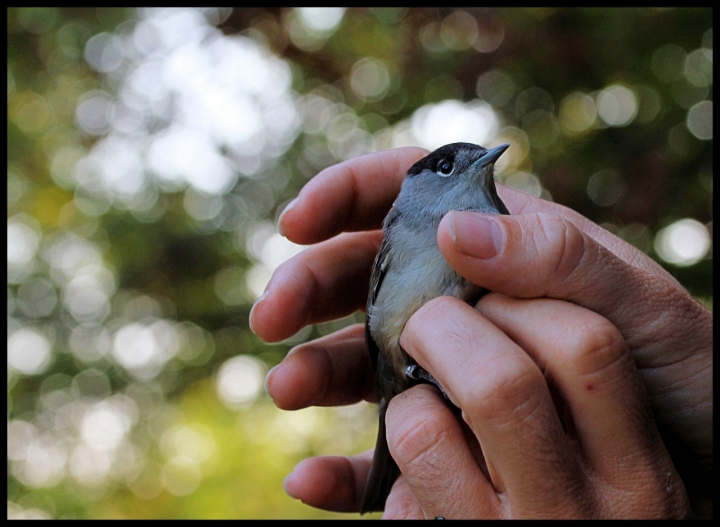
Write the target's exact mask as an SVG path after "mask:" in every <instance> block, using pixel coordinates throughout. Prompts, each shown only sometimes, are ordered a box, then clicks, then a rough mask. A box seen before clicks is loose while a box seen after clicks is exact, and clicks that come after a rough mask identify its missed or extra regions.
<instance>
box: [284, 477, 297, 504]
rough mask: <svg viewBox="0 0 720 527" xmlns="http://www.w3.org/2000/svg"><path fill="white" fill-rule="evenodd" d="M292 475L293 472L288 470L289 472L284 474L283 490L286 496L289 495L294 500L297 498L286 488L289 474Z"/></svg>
mask: <svg viewBox="0 0 720 527" xmlns="http://www.w3.org/2000/svg"><path fill="white" fill-rule="evenodd" d="M293 472H294V471H293ZM292 475H293V473H292V472H290V474H288V475H287V476H285V479H284V480H283V490H284V491H285V494H287V495H288V496H290V497H291V498H293V499H295V500H296V499H298V498H297V496H294V495H293V494H292V493H291V492H290V491H289V490H288V488H287V481H288V480H289V479H290V476H292Z"/></svg>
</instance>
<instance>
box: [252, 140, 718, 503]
mask: <svg viewBox="0 0 720 527" xmlns="http://www.w3.org/2000/svg"><path fill="white" fill-rule="evenodd" d="M423 155H425V151H423V150H421V149H415V148H403V149H396V150H390V151H386V152H380V153H377V154H371V155H368V156H363V157H361V158H357V159H353V160H350V161H348V162H345V163H341V164H340V165H336V166H334V167H330V168H329V169H327V170H325V171H323V172H322V173H321V174H320V175H318V176H317V177H316V178H314V179H313V180H311V181H310V182H309V183H308V184H307V185H306V186H305V188H304V189H303V190H302V191H301V193H300V195H299V196H298V199H297V200H296V201H295V202H294V204H293V205H294V206H292V207H291V208H289V209H287V210H286V212H285V213H284V214H283V216H282V217H281V219H280V227H281V229H282V230H283V232H284V233H285V234H286V235H287V236H288V238H290V239H291V240H293V241H296V242H298V243H306V244H307V243H318V242H322V243H318V245H316V246H314V247H312V248H310V249H308V250H306V251H304V252H303V253H301V254H299V255H298V256H296V257H295V258H293V259H292V260H290V261H288V262H286V263H285V264H283V265H282V266H280V267H279V268H278V269H277V271H276V273H275V274H274V276H273V278H272V279H271V281H270V283H269V284H268V288H267V291H266V294H265V295H263V297H262V298H261V299H260V300H259V301H258V302H257V303H256V305H255V307H254V309H253V312H252V313H251V323H252V326H253V328H254V330H255V331H256V332H257V333H258V335H259V336H260V337H261V338H263V339H265V340H270V341H277V340H282V339H284V338H287V337H289V336H291V335H292V334H294V333H295V332H296V331H298V330H299V329H300V328H301V327H302V326H303V325H305V324H312V323H317V322H321V321H324V320H329V319H332V318H337V317H341V316H344V315H346V314H349V313H351V312H353V311H355V310H357V309H361V308H362V307H363V306H364V304H365V299H366V296H367V282H368V277H369V272H370V267H371V266H372V261H373V259H374V255H375V253H376V251H377V248H378V247H379V244H380V241H381V238H380V234H379V232H378V231H370V232H360V233H353V234H345V235H342V236H339V237H336V238H333V239H330V240H328V241H325V242H323V240H327V239H328V238H331V237H333V236H334V235H336V234H338V233H339V232H342V231H358V230H367V229H375V228H377V227H379V225H380V222H381V221H382V218H383V217H384V214H385V213H386V212H387V210H388V209H389V207H390V205H391V204H392V201H393V199H394V197H395V195H396V194H397V191H398V189H399V186H400V183H401V182H402V178H403V176H404V173H405V170H406V169H407V167H408V166H410V165H411V164H412V163H413V162H414V161H416V160H417V159H419V158H420V157H422V156H423ZM498 192H499V194H500V196H501V197H502V199H503V201H504V202H505V203H506V205H507V206H508V208H509V209H510V211H511V212H512V213H513V216H492V217H485V218H484V219H483V218H481V216H480V215H476V214H473V213H451V214H449V215H448V216H447V217H446V218H445V219H444V220H443V222H442V223H441V225H440V228H439V230H438V242H439V244H440V247H441V249H442V250H443V254H444V255H445V257H446V259H447V260H448V262H449V263H450V264H451V265H453V266H454V267H455V268H456V270H457V271H458V272H460V273H461V274H463V275H464V276H466V278H469V279H470V280H472V281H474V282H476V283H478V284H479V285H482V286H484V287H487V288H488V289H490V290H493V291H496V292H500V293H505V294H508V295H511V296H516V297H524V298H533V297H543V296H544V297H552V298H557V299H561V300H568V301H570V302H573V303H575V304H577V305H580V306H584V307H586V308H588V309H590V310H592V311H595V312H596V313H598V314H600V315H602V316H603V317H605V318H607V319H608V320H610V321H611V322H612V323H613V324H614V325H615V326H616V327H617V328H618V330H619V331H620V333H621V334H622V336H623V338H624V339H625V341H626V342H627V344H628V347H629V350H630V352H631V354H632V357H633V359H634V361H635V363H636V365H637V367H638V369H639V371H640V374H641V375H642V377H643V380H644V382H645V385H646V387H647V391H648V395H649V397H650V401H651V403H652V407H653V410H654V412H655V418H656V420H657V422H658V425H659V427H660V430H661V434H662V436H663V439H664V440H665V442H666V444H667V446H668V449H669V451H670V453H671V455H672V456H673V461H674V462H675V464H676V466H677V467H678V470H680V471H681V474H682V476H683V478H684V480H685V483H686V486H688V487H689V488H690V491H691V492H693V493H698V492H700V491H701V490H703V489H702V484H703V483H705V484H706V485H708V487H707V489H705V490H707V491H708V493H709V488H710V487H709V484H708V483H707V481H708V480H707V479H706V476H707V475H708V474H709V473H710V470H711V467H712V427H711V426H710V423H711V420H712V377H711V365H712V351H711V350H712V334H711V333H712V315H711V314H710V312H709V311H708V310H707V309H705V308H704V307H702V306H701V305H700V304H698V303H697V302H695V301H694V300H693V299H692V297H691V296H690V295H689V294H688V293H687V291H685V290H684V289H683V288H682V287H681V286H680V284H678V283H677V282H676V281H675V280H674V279H673V278H672V277H671V276H670V275H669V274H668V273H667V272H665V271H664V270H663V269H662V268H661V267H660V266H659V265H657V264H656V263H655V262H653V261H652V260H651V259H650V258H648V257H647V256H646V255H644V254H643V253H641V252H640V251H637V250H636V249H635V248H633V247H632V246H630V245H629V244H627V243H625V242H623V241H622V240H620V239H619V238H617V237H615V236H613V235H612V234H611V233H609V232H607V231H605V230H603V229H601V228H600V227H599V226H597V225H595V224H594V223H592V222H590V221H589V220H587V219H585V218H583V217H582V216H580V215H579V214H577V213H575V212H573V211H571V210H569V209H567V208H565V207H562V206H560V205H557V204H554V203H549V202H546V201H543V200H540V199H538V198H534V197H532V196H529V195H527V194H524V193H521V192H518V191H514V190H512V189H508V188H505V187H502V186H501V185H498ZM487 221H490V222H491V223H492V224H494V225H495V228H491V229H490V233H488V232H485V231H483V230H482V229H481V226H482V224H483V223H485V225H487ZM493 231H494V232H495V235H497V240H498V241H499V242H500V243H499V249H500V250H499V252H498V253H497V254H496V255H495V256H494V257H492V258H477V256H478V255H480V253H483V252H485V254H484V256H487V249H488V248H490V249H492V248H493V247H494V246H495V244H494V238H493ZM469 240H474V243H468V241H469ZM355 344H356V346H355V347H353V348H352V351H348V352H347V353H348V354H351V353H353V352H358V351H362V350H360V349H359V348H358V347H357V344H358V342H355ZM323 346H325V344H323ZM303 349H306V348H303ZM362 349H364V346H362ZM322 353H325V352H321V354H322ZM305 355H306V354H304V353H300V352H299V353H297V354H292V353H291V354H290V355H289V356H288V359H286V361H284V362H283V364H282V365H281V366H280V367H279V368H277V369H276V370H274V374H272V375H270V376H269V378H268V390H269V392H270V393H271V395H272V396H273V397H274V398H275V400H276V402H278V404H279V405H280V406H281V407H284V408H299V407H302V406H303V405H307V404H323V402H325V403H326V404H335V403H333V402H331V401H333V400H336V399H338V398H340V397H338V396H330V395H329V394H330V392H329V390H330V389H329V388H325V386H326V385H327V383H328V382H330V384H333V382H331V381H330V380H329V378H328V377H321V375H323V374H327V375H331V376H333V375H334V372H330V371H328V370H312V369H311V368H309V364H310V363H305V362H304V361H305V358H306V356H305ZM316 355H317V354H316ZM291 357H294V358H293V359H292V360H290V359H291ZM360 360H361V359H359V358H357V359H353V360H351V361H350V362H351V363H353V364H354V365H355V366H357V364H358V363H359V361H360ZM365 360H367V359H365ZM328 361H329V362H332V360H331V359H328ZM336 366H338V365H336ZM281 373H282V375H281ZM356 375H357V376H358V377H360V376H362V374H360V373H357V372H356ZM288 376H289V377H290V378H294V379H295V381H298V379H300V378H302V379H304V380H303V381H302V382H303V383H305V384H304V388H303V389H302V390H300V391H297V390H294V391H291V392H288V391H287V389H285V388H288V387H297V383H296V382H287V383H286V381H287V379H286V377H288ZM281 379H284V380H283V382H280V380H281ZM283 386H285V388H283ZM313 387H315V388H316V389H317V390H316V391H313ZM345 388H346V386H341V390H345ZM318 390H319V391H318ZM367 392H368V390H367V389H366V390H365V391H364V392H362V395H367ZM293 394H294V395H293ZM323 395H324V396H325V397H323ZM360 397H361V393H360V392H356V393H354V394H349V393H347V391H346V395H345V396H344V397H343V398H341V399H343V400H344V401H346V402H349V401H350V400H358V399H359V398H360ZM315 462H321V460H307V461H306V462H304V463H305V465H304V466H305V467H308V466H311V465H312V463H315ZM352 463H356V465H352V466H353V467H356V466H362V463H361V460H360V459H353V460H352V461H351V464H352ZM357 463H360V465H357ZM345 466H348V465H347V464H345ZM298 468H301V467H298ZM296 472H297V471H296Z"/></svg>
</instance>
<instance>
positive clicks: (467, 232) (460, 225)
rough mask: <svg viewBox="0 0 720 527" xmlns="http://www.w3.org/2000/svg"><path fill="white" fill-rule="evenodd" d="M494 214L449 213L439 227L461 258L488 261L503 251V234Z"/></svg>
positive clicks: (500, 224)
mask: <svg viewBox="0 0 720 527" xmlns="http://www.w3.org/2000/svg"><path fill="white" fill-rule="evenodd" d="M497 219H498V218H497V217H496V215H494V214H482V213H478V212H458V211H450V212H449V213H448V214H447V215H446V216H445V218H443V220H442V222H441V225H442V227H443V229H444V230H445V234H446V236H447V238H449V240H448V239H446V240H445V241H446V242H447V241H449V242H450V243H451V244H452V246H453V247H454V250H455V251H457V252H458V253H459V254H460V255H462V256H469V257H471V258H478V259H481V260H489V259H492V258H495V257H496V256H497V255H498V254H500V253H501V252H502V250H503V246H504V244H505V232H504V228H503V225H502V223H501V222H499V221H497Z"/></svg>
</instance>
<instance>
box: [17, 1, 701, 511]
mask: <svg viewBox="0 0 720 527" xmlns="http://www.w3.org/2000/svg"><path fill="white" fill-rule="evenodd" d="M712 34H713V30H712V10H711V9H709V8H704V9H703V8H697V9H696V8H682V9H594V8H593V9H591V8H587V9H467V10H456V9H450V8H443V9H405V8H381V9H359V8H352V9H348V10H343V9H336V10H321V11H317V10H316V11H313V10H302V9H299V10H293V9H277V8H268V9H262V8H252V9H236V10H229V9H212V8H207V9H200V10H188V9H184V10H183V9H181V10H140V11H134V10H129V9H109V8H107V9H105V8H103V9H100V8H99V9H89V8H85V9H70V8H62V9H60V8H12V9H9V10H8V76H7V79H8V84H7V86H8V87H7V93H8V127H7V129H8V515H9V516H10V517H64V518H120V517H131V518H150V517H153V518H281V517H333V516H341V515H337V514H336V515H333V514H329V513H324V512H321V511H316V510H314V509H311V508H309V507H306V506H304V505H302V504H300V503H299V502H296V501H293V500H291V499H290V498H288V497H287V496H286V495H285V494H284V492H283V490H282V480H283V478H284V477H285V476H286V475H287V474H288V473H289V472H290V471H291V470H292V467H293V466H294V465H295V464H297V463H298V462H299V461H300V460H301V459H304V458H306V457H308V456H311V455H317V454H323V453H332V454H352V453H357V452H359V451H361V450H363V449H366V448H370V447H371V446H372V444H373V440H374V426H375V417H374V410H373V408H372V407H371V406H369V405H364V404H361V405H356V406H352V407H349V408H340V409H318V408H312V409H307V410H303V411H300V412H296V413H289V412H281V411H280V410H277V409H276V408H274V406H273V405H272V403H271V401H270V400H269V399H268V397H267V396H266V395H263V388H262V386H263V385H262V379H263V377H264V374H265V372H266V370H267V368H269V367H271V366H273V365H275V364H276V363H277V362H278V361H279V360H280V359H281V358H282V357H283V356H284V355H285V353H286V352H287V351H288V350H289V348H290V347H291V346H293V345H295V344H297V343H299V342H302V341H305V340H308V339H312V338H315V337H317V336H320V335H324V334H328V333H329V332H331V331H334V330H337V329H339V328H341V327H344V326H345V325H347V324H350V323H352V322H359V321H362V315H361V314H357V315H356V316H353V317H347V318H345V319H343V320H340V321H336V322H332V323H327V324H322V325H319V326H315V327H311V328H307V329H306V330H303V331H301V332H300V334H298V335H296V336H295V337H293V338H292V339H290V340H289V341H287V342H284V343H280V344H277V345H268V344H264V343H262V342H260V341H259V339H257V337H255V336H254V335H253V334H252V332H251V331H250V330H249V328H248V323H247V317H248V313H249V311H250V308H251V305H252V302H253V301H254V300H255V299H256V298H257V296H258V295H259V293H261V292H262V288H263V287H264V284H265V283H266V281H267V279H268V278H269V275H270V273H271V272H272V270H273V269H274V268H275V267H276V266H277V265H278V264H279V263H280V262H281V261H282V260H283V259H285V258H287V257H288V256H290V255H291V254H293V253H294V252H296V251H297V250H298V249H299V248H298V247H296V246H293V244H290V243H289V242H287V241H286V240H284V239H283V238H282V237H280V236H279V235H278V234H277V233H276V231H275V230H274V227H273V222H274V220H275V218H276V216H277V214H278V212H279V211H280V210H282V207H284V205H285V204H286V203H287V202H288V201H289V200H291V199H292V198H293V197H295V196H296V195H297V193H298V191H299V189H300V188H302V186H303V184H304V183H305V182H306V181H307V180H308V179H309V178H311V177H312V176H314V175H315V174H316V173H317V172H319V171H320V170H321V169H323V168H325V167H326V166H329V165H331V164H333V163H336V162H338V161H341V160H343V159H347V158H350V157H354V156H356V155H360V154H363V153H366V152H370V151H374V150H379V149H382V148H388V147H392V146H399V145H404V144H418V145H420V146H425V147H426V148H435V147H438V146H440V145H441V144H443V142H451V141H452V140H473V139H476V138H477V140H478V141H484V142H486V145H485V146H491V145H492V144H494V143H497V142H500V141H506V142H509V143H511V145H512V147H513V148H511V150H509V151H508V154H509V155H508V157H509V161H508V162H507V164H506V165H504V166H499V167H498V169H499V170H498V177H499V178H500V179H501V180H502V181H503V182H504V183H506V184H508V185H511V186H516V187H518V188H521V189H522V190H525V191H527V192H531V193H534V194H536V195H541V196H543V197H547V198H549V199H553V200H555V201H558V202H560V203H563V204H565V205H567V206H569V207H571V208H573V209H575V210H578V211H579V212H581V213H582V214H584V215H586V216H587V217H589V218H591V219H592V220H594V221H596V222H598V223H600V224H602V225H603V226H604V227H606V228H608V229H610V230H612V231H613V232H615V233H616V234H618V235H619V236H621V237H623V238H625V239H626V240H628V241H629V242H630V243H633V244H634V245H636V246H637V247H639V248H641V249H642V250H644V251H645V252H647V253H648V254H650V255H651V256H653V257H654V258H656V259H658V261H660V263H661V264H662V265H663V266H664V267H665V268H667V269H668V270H669V271H670V272H671V273H672V274H673V275H675V276H676V277H677V278H678V279H679V280H680V282H681V283H682V284H683V285H684V286H685V287H687V288H688V289H689V290H690V291H691V292H692V293H693V294H694V295H695V296H696V297H697V298H698V299H699V300H701V301H702V302H704V303H706V305H709V306H711V305H712V247H711V246H710V239H711V235H712V182H713V172H712V78H713V75H712V72H713V69H712ZM453 101H454V102H453ZM463 131H465V132H467V133H468V134H469V135H468V136H467V137H466V136H462V132H463ZM458 134H460V135H461V136H460V137H457V135H458Z"/></svg>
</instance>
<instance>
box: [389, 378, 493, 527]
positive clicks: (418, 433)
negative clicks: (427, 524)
mask: <svg viewBox="0 0 720 527" xmlns="http://www.w3.org/2000/svg"><path fill="white" fill-rule="evenodd" d="M386 420H387V430H388V446H389V447H390V452H391V453H392V456H393V459H395V461H396V462H397V464H398V467H400V470H401V472H402V474H403V477H404V478H405V484H406V485H407V487H408V488H409V490H410V491H411V492H412V495H413V496H414V498H415V499H416V500H417V502H418V503H419V504H420V507H421V508H422V511H423V514H424V516H425V517H426V518H435V517H436V516H442V517H444V518H486V517H492V516H495V515H496V514H497V510H498V508H499V501H498V499H497V496H496V495H495V490H494V489H493V487H492V485H491V484H490V483H489V482H488V480H487V479H486V477H485V475H484V474H483V472H482V471H481V470H480V468H479V466H478V464H477V461H476V460H475V457H474V455H473V452H472V450H471V449H470V448H469V446H468V443H467V441H466V438H465V433H464V431H463V429H462V427H461V425H460V423H459V422H458V420H457V418H456V417H455V415H453V413H452V411H451V410H450V408H449V407H448V406H447V405H446V404H445V403H444V402H443V400H442V399H441V398H440V397H439V395H438V392H437V390H435V389H434V388H431V387H430V386H425V385H420V386H417V387H415V388H411V389H410V390H407V391H405V392H403V393H402V394H400V395H398V396H397V397H395V398H393V399H392V400H391V401H390V405H389V406H388V412H387V416H386ZM396 486H398V484H396ZM401 490H402V487H401V489H398V492H400V491H401ZM393 491H396V489H395V487H393ZM392 496H393V493H391V497H392ZM388 501H389V502H390V501H391V500H388ZM410 503H412V502H411V501H410V500H407V499H406V500H405V501H404V502H403V503H401V504H400V505H401V507H399V508H400V511H397V510H392V509H390V510H388V508H387V507H386V510H385V513H386V516H387V515H388V513H392V514H393V515H394V516H393V517H396V516H402V515H403V514H404V511H406V510H407V509H410V507H409V506H408V504H410ZM393 507H396V504H393ZM410 510H411V512H412V509H410Z"/></svg>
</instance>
